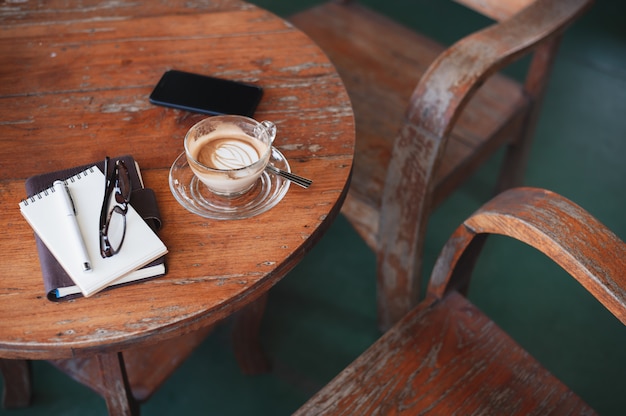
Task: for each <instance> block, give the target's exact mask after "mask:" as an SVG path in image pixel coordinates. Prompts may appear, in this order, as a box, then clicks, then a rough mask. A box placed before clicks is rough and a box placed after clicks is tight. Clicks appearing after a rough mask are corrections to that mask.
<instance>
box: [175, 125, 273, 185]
mask: <svg viewBox="0 0 626 416" xmlns="http://www.w3.org/2000/svg"><path fill="white" fill-rule="evenodd" d="M274 137H276V126H274V124H273V123H272V122H269V121H263V122H261V123H259V122H257V121H256V120H254V119H251V118H248V117H242V116H213V117H209V118H206V119H204V120H202V121H200V122H198V123H196V124H195V125H193V126H192V127H191V128H190V129H189V131H188V132H187V134H186V135H185V152H186V154H187V161H188V162H189V167H190V168H191V170H192V171H193V173H194V175H195V176H196V177H197V178H198V179H199V180H200V181H202V182H203V183H204V184H205V185H206V186H207V188H208V189H209V190H210V191H211V192H213V193H215V194H217V195H220V196H227V197H231V196H233V197H234V196H238V195H241V194H243V193H245V192H247V191H248V190H251V189H252V188H253V187H254V185H255V183H257V181H258V179H259V178H260V177H261V175H262V174H263V171H264V170H265V167H266V166H267V164H268V162H269V159H270V154H271V151H270V147H271V146H272V142H273V141H274Z"/></svg>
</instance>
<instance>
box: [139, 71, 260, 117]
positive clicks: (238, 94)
mask: <svg viewBox="0 0 626 416" xmlns="http://www.w3.org/2000/svg"><path fill="white" fill-rule="evenodd" d="M262 95H263V89H262V88H261V87H259V86H257V85H252V84H246V83H242V82H237V81H232V80H227V79H221V78H214V77H210V76H206V75H199V74H192V73H190V72H183V71H177V70H170V71H167V72H165V73H164V74H163V76H162V77H161V79H160V80H159V83H158V84H157V85H156V87H154V90H153V91H152V93H151V94H150V102H151V103H152V104H157V105H163V106H166V107H173V108H178V109H180V110H187V111H194V112H197V113H202V114H210V115H217V114H236V115H242V116H248V117H252V115H253V114H254V111H255V110H256V107H257V105H258V104H259V102H260V101H261V97H262Z"/></svg>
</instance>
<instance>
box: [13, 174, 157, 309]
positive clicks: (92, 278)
mask: <svg viewBox="0 0 626 416" xmlns="http://www.w3.org/2000/svg"><path fill="white" fill-rule="evenodd" d="M133 163H134V162H133ZM131 166H132V165H131ZM133 167H134V166H133ZM135 175H136V177H139V175H138V170H137V172H136V173H135ZM44 176H45V177H46V180H50V182H53V181H54V179H53V178H52V177H51V174H47V175H44ZM52 176H54V175H53V174H52ZM104 180H105V179H104V174H103V173H102V171H101V170H100V169H99V168H98V167H97V166H95V165H94V166H91V167H89V168H87V169H84V170H82V171H80V172H79V173H77V174H75V175H73V176H70V177H68V178H66V180H65V183H66V184H67V186H68V188H69V190H70V193H71V195H72V199H73V202H74V206H75V210H76V219H77V221H78V225H79V228H80V232H81V234H82V237H83V240H84V242H85V246H86V248H87V252H88V254H89V258H90V260H91V266H92V271H90V272H84V271H83V268H82V265H81V263H80V262H79V261H77V257H76V252H75V251H74V248H73V247H72V246H71V245H69V244H68V241H67V235H66V234H67V232H68V230H67V229H65V228H63V225H62V224H63V221H59V220H58V219H59V217H60V216H61V215H63V214H62V213H61V212H59V209H58V207H59V204H58V203H57V201H55V198H58V197H59V195H58V192H57V193H56V194H55V192H54V188H53V187H49V188H46V189H43V190H42V191H40V192H37V193H35V194H34V195H31V196H30V197H28V198H27V199H25V200H23V201H22V202H20V204H19V205H20V210H21V212H22V215H23V216H24V218H26V220H27V221H28V223H29V224H30V225H31V227H32V228H33V230H34V231H35V233H36V234H37V236H38V238H39V239H40V240H41V241H42V242H43V244H45V248H46V249H47V250H49V251H50V253H51V254H52V255H53V256H54V258H55V259H56V260H57V261H58V263H59V264H60V265H61V267H62V268H63V270H64V271H65V272H66V273H67V275H69V277H70V278H71V280H72V281H73V282H74V283H75V285H76V286H77V287H78V288H79V289H80V292H81V293H82V295H83V296H86V297H87V296H91V295H93V294H94V293H97V292H99V291H100V290H102V289H104V288H106V287H108V286H110V285H114V284H121V283H126V282H130V281H134V280H137V279H142V278H146V277H150V276H153V275H155V274H158V273H160V274H163V273H164V265H163V262H162V257H163V256H164V255H165V253H167V248H166V247H165V245H164V244H163V242H162V241H161V240H160V239H159V237H158V235H157V234H156V233H155V232H154V231H153V230H152V229H151V228H150V227H149V226H148V224H147V223H146V222H145V221H144V219H143V218H142V217H141V216H140V215H139V214H138V213H137V211H136V210H135V209H134V208H133V207H132V202H133V201H132V199H131V205H130V206H129V209H128V213H127V214H126V236H125V239H124V245H123V246H122V249H121V250H120V251H119V253H117V254H116V255H114V256H112V257H108V258H102V256H101V255H100V237H99V229H98V228H99V220H100V208H101V203H102V200H103V198H104ZM27 188H28V184H27ZM139 188H142V187H141V186H139ZM133 195H134V193H133ZM39 254H40V260H41V261H42V268H43V259H42V258H41V257H42V254H44V255H45V253H42V250H40V251H39ZM159 259H161V261H159ZM150 263H154V264H153V266H154V267H156V269H155V268H154V267H148V268H146V269H142V268H143V267H144V266H146V265H148V264H150ZM49 278H52V276H46V271H45V270H44V280H46V279H49ZM46 286H48V284H46ZM47 289H48V288H47ZM58 289H60V290H65V291H66V292H67V290H69V291H70V293H69V294H71V290H72V288H71V287H70V288H69V289H68V288H66V289H63V288H58ZM62 293H64V292H58V294H62ZM58 294H57V295H58ZM65 294H68V293H65ZM49 297H50V296H49Z"/></svg>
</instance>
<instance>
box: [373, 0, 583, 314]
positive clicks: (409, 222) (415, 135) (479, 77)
mask: <svg viewBox="0 0 626 416" xmlns="http://www.w3.org/2000/svg"><path fill="white" fill-rule="evenodd" d="M591 2H592V1H591V0H538V1H536V2H535V3H533V4H532V5H530V6H528V7H526V8H524V9H523V10H522V11H520V12H519V13H517V14H515V15H514V16H512V17H511V18H510V19H507V20H505V21H503V22H500V23H497V24H494V25H492V26H490V27H488V28H486V29H484V30H482V31H479V32H476V33H474V34H471V35H469V36H467V37H465V38H464V39H462V40H460V41H459V42H457V43H456V44H455V45H453V46H451V47H450V48H448V49H447V50H446V51H445V52H443V53H442V55H440V56H439V57H438V58H437V59H436V60H435V61H434V62H433V63H432V64H431V66H430V67H429V69H428V71H427V72H426V73H425V74H424V76H423V77H422V78H421V79H420V82H419V84H418V85H417V87H416V88H415V90H414V92H413V95H412V97H411V103H410V104H409V108H408V109H407V114H406V121H405V123H404V126H403V128H402V130H401V131H400V133H399V135H398V137H397V138H396V140H395V143H394V147H393V153H392V156H391V161H390V163H389V168H388V171H387V177H386V179H385V186H384V191H383V196H382V201H381V202H382V207H381V210H380V212H381V213H384V214H382V215H381V217H380V221H379V228H378V243H379V256H378V268H379V271H378V275H379V276H386V280H387V282H386V283H385V284H386V286H385V287H384V288H383V289H381V290H384V291H386V292H389V293H393V292H394V291H396V292H397V291H406V290H409V292H410V294H409V296H408V297H407V296H404V298H405V299H404V300H405V301H407V302H408V300H407V299H412V300H413V301H415V300H416V298H417V292H418V290H419V289H418V284H417V281H418V280H419V279H416V278H415V277H414V276H409V275H408V274H410V273H413V274H416V273H419V271H420V270H421V264H416V262H419V261H420V260H419V257H418V256H417V255H416V253H420V252H421V251H422V250H421V245H422V244H423V240H424V236H425V227H423V226H422V224H423V218H427V217H428V215H429V210H430V209H431V203H432V202H431V199H432V192H431V189H430V188H432V187H433V186H434V185H433V182H434V181H433V180H432V177H433V176H434V175H435V172H436V170H437V168H438V164H439V162H440V160H441V155H442V154H443V152H444V149H445V145H446V139H447V137H448V136H449V133H450V131H451V130H452V127H453V125H454V123H455V121H456V120H457V118H458V117H459V115H460V113H461V110H462V109H463V107H464V106H465V104H466V103H467V102H468V101H469V99H470V98H471V97H472V96H473V95H474V93H475V92H476V91H477V90H478V88H479V87H480V85H481V84H482V83H483V82H485V81H486V80H487V78H488V77H489V76H490V75H492V74H493V73H495V72H496V71H498V70H500V69H501V68H503V67H504V66H506V65H507V64H509V63H511V62H513V61H514V60H516V59H518V58H519V57H521V56H522V55H523V54H525V53H528V52H529V51H531V50H533V51H535V52H536V56H535V59H534V60H533V62H532V64H531V70H532V69H533V68H536V69H538V70H539V72H542V71H541V70H542V69H545V68H546V67H549V66H551V60H549V59H548V58H546V56H548V55H550V54H549V53H546V52H547V51H549V50H553V49H555V48H556V47H557V46H558V41H559V39H560V34H561V32H562V31H563V30H564V29H565V28H566V27H567V26H568V24H569V23H572V22H573V21H574V20H575V19H576V18H577V17H578V16H579V15H581V14H582V13H583V12H584V11H585V10H586V9H587V7H588V6H590V5H591ZM547 34H549V36H547V37H546V35H547ZM544 72H545V71H544ZM545 82H546V80H545V79H544V78H542V77H541V76H540V75H533V74H530V73H529V76H528V77H527V82H526V92H527V93H528V95H529V97H530V99H531V100H533V99H534V100H536V101H540V98H541V95H542V94H543V90H544V86H545ZM535 107H536V108H535V109H534V110H532V111H535V112H536V111H537V108H538V106H535ZM527 117H528V119H527V120H526V121H527V123H526V124H527V126H526V128H529V126H528V125H529V124H533V120H532V118H533V114H528V115H527ZM407 189H410V190H411V192H408V193H407ZM389 282H391V283H389ZM406 282H409V284H406ZM407 286H410V288H409V289H407ZM381 299H383V300H384V299H385V297H382V298H381ZM391 306H393V308H395V309H398V310H399V311H406V310H408V308H409V307H410V306H411V305H400V304H399V303H396V304H395V305H391ZM391 306H389V307H386V308H385V309H390V308H391ZM388 313H389V315H390V317H393V316H394V315H397V314H398V313H397V312H395V311H389V312H388ZM386 319H387V318H386V317H383V318H382V320H383V322H384V321H385V320H386Z"/></svg>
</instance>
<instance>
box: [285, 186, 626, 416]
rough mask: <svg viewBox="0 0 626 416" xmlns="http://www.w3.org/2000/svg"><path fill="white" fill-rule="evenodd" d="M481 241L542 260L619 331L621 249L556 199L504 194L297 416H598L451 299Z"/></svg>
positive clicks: (458, 234)
mask: <svg viewBox="0 0 626 416" xmlns="http://www.w3.org/2000/svg"><path fill="white" fill-rule="evenodd" d="M487 234H500V235H504V236H508V237H512V238H515V239H517V240H519V241H523V242H525V243H527V244H529V245H531V246H532V247H535V248H536V249H538V250H539V251H541V252H542V253H544V254H546V255H547V256H549V257H550V258H551V259H553V260H554V261H555V262H556V263H557V264H559V265H561V266H562V267H563V269H564V270H566V271H567V272H568V273H570V274H571V275H572V277H573V278H575V279H577V280H578V281H579V282H580V283H581V284H582V285H583V286H584V287H585V288H586V289H587V290H588V291H589V293H590V294H592V295H593V296H594V297H595V298H596V299H598V301H600V302H601V303H602V304H603V305H604V306H605V307H606V308H607V309H608V310H609V311H610V312H611V313H613V314H614V315H615V316H616V317H618V318H619V319H620V320H621V321H622V322H623V323H625V324H626V274H625V270H626V244H624V242H623V241H621V240H620V239H619V238H618V237H617V236H616V235H615V234H614V233H612V232H611V231H610V230H608V229H607V228H606V227H605V226H604V225H602V224H601V223H600V222H598V221H597V220H596V219H595V218H593V217H592V216H591V215H590V214H589V213H588V212H586V211H585V210H584V209H582V208H581V207H579V206H577V205H576V204H574V203H573V202H571V201H569V200H567V199H565V198H563V197H561V196H559V195H556V194H554V193H552V192H549V191H544V190H541V189H534V188H515V189H511V190H508V191H505V192H503V193H502V194H500V195H498V196H497V197H495V198H494V199H493V200H492V201H490V202H488V203H487V204H485V205H484V206H483V207H482V208H480V209H479V210H478V211H477V212H476V213H475V214H473V215H472V216H471V217H470V218H468V219H467V220H466V221H465V222H464V223H463V224H461V226H459V228H457V230H456V231H455V232H454V233H453V235H452V236H451V237H450V239H449V240H448V242H447V243H446V245H445V246H444V248H443V250H442V252H441V254H440V256H439V258H438V260H437V263H436V265H435V268H434V270H433V274H432V276H431V281H430V285H429V287H428V293H427V295H426V298H425V299H424V300H423V301H422V302H420V303H419V304H418V305H417V307H415V308H414V309H413V310H412V311H411V312H409V313H408V314H407V315H406V316H405V317H404V318H403V319H402V320H400V321H399V322H398V323H397V324H396V325H394V326H393V327H392V329H390V330H389V331H388V332H387V333H385V334H384V335H383V336H382V337H381V338H380V339H379V340H378V341H377V342H376V343H375V344H374V345H373V346H371V347H370V348H369V349H368V350H367V351H365V352H364V353H363V354H362V355H361V356H359V357H358V358H357V359H356V360H355V361H354V362H353V363H352V364H350V365H349V366H348V367H347V368H346V369H344V370H343V371H342V372H341V373H340V374H339V375H338V376H337V377H335V378H334V379H333V380H332V381H331V382H330V383H329V384H327V385H326V386H325V387H324V388H323V389H322V390H320V391H319V392H318V393H317V394H316V395H315V396H314V397H313V398H311V399H310V400H309V401H308V402H307V403H305V404H304V406H302V408H300V409H299V410H298V411H297V412H296V413H295V414H296V415H298V416H302V415H318V414H324V415H354V414H358V415H401V414H404V415H417V414H419V415H423V414H433V415H444V414H445V415H451V414H459V415H470V414H487V415H529V414H533V415H547V414H558V415H591V414H595V413H594V411H593V409H591V408H589V407H588V406H587V404H585V403H584V402H583V401H582V400H581V399H580V398H579V397H578V396H577V395H576V394H575V393H573V392H572V391H570V390H569V389H568V388H567V386H565V385H564V384H563V383H561V382H560V381H559V380H558V379H557V378H555V377H554V376H553V375H552V374H550V373H549V372H548V371H547V370H546V369H545V368H543V367H542V366H541V364H540V363H539V362H538V361H536V360H535V359H534V358H533V357H532V356H531V355H530V354H529V353H528V352H526V351H525V350H524V349H523V348H522V347H520V346H519V345H518V344H517V343H516V342H515V341H514V340H513V339H512V338H511V337H510V336H509V335H507V334H506V333H505V332H504V331H503V330H502V329H501V328H499V327H498V326H497V325H496V324H495V323H494V322H493V321H492V320H491V319H490V318H489V317H488V316H486V315H485V314H483V313H482V312H481V311H480V310H479V309H478V308H477V307H476V306H474V305H473V304H472V303H471V302H470V301H469V300H468V299H467V298H466V297H464V296H462V295H461V294H460V293H459V292H458V290H457V289H458V288H459V287H461V288H465V287H466V286H467V284H468V281H466V279H467V276H468V275H470V274H471V271H472V270H471V269H472V267H473V261H469V262H468V261H467V260H468V257H467V253H468V250H472V247H473V244H474V243H475V242H477V241H480V240H482V239H483V237H484V235H487ZM470 257H472V256H470ZM470 260H471V259H470ZM501 277H502V278H503V279H505V278H507V274H506V270H504V271H503V272H502V276H501ZM545 342H550V340H549V339H546V340H545ZM586 364H588V363H586Z"/></svg>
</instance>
